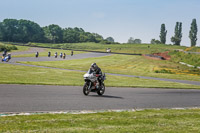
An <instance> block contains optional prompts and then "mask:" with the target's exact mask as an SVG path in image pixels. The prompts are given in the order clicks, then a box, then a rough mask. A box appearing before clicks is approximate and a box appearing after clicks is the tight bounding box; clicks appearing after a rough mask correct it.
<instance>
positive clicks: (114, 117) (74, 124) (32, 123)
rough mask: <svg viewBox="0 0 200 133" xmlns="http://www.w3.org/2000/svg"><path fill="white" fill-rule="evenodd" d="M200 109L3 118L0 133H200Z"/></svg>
mask: <svg viewBox="0 0 200 133" xmlns="http://www.w3.org/2000/svg"><path fill="white" fill-rule="evenodd" d="M199 120H200V109H186V110H170V109H161V110H153V109H149V110H142V111H136V112H127V111H125V112H118V113H117V112H104V113H94V114H54V115H53V114H41V115H30V116H7V117H0V132H38V133H46V132H50V133H55V132H59V133H69V132H71V133H72V132H73V133H74V132H76V133H97V132H101V133H129V132H130V133H133V132H135V133H144V132H145V133H146V132H149V133H155V132H170V133H174V132H176V133H188V132H191V133H198V132H200V121H199Z"/></svg>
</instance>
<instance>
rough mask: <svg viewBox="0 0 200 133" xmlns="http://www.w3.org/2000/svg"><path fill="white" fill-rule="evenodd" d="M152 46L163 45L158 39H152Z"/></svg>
mask: <svg viewBox="0 0 200 133" xmlns="http://www.w3.org/2000/svg"><path fill="white" fill-rule="evenodd" d="M151 44H161V42H160V41H159V40H156V39H151Z"/></svg>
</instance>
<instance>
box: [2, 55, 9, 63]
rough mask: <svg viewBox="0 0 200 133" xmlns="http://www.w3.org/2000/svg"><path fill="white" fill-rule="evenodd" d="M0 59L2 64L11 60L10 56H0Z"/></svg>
mask: <svg viewBox="0 0 200 133" xmlns="http://www.w3.org/2000/svg"><path fill="white" fill-rule="evenodd" d="M1 58H2V60H1V61H2V62H3V61H4V62H8V61H9V60H10V59H11V54H8V55H5V56H2V57H1Z"/></svg>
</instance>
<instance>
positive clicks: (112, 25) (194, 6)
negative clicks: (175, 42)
mask: <svg viewBox="0 0 200 133" xmlns="http://www.w3.org/2000/svg"><path fill="white" fill-rule="evenodd" d="M0 3H1V4H0V22H2V21H3V20H4V19H6V18H12V19H18V20H19V19H26V20H31V21H34V22H35V23H38V24H39V25H40V26H41V27H43V26H48V25H50V24H57V25H59V26H60V27H62V28H68V27H71V28H74V27H78V28H83V29H84V30H85V31H86V32H92V33H98V34H100V35H102V36H103V37H104V38H107V37H113V38H114V40H115V41H116V42H120V43H126V42H127V41H128V39H129V38H130V37H133V38H134V39H136V38H137V39H138V38H139V39H141V40H142V43H150V41H151V39H153V38H154V39H158V40H159V35H160V27H161V24H163V23H164V24H165V26H166V30H167V31H168V32H167V42H166V43H167V44H171V43H172V42H171V41H170V40H171V39H170V38H171V37H172V36H174V29H175V24H176V22H182V33H183V37H182V42H181V45H183V46H190V39H189V37H188V36H189V30H190V26H191V22H192V19H194V18H195V19H196V20H197V25H198V28H199V27H200V0H0ZM199 31H200V28H199ZM197 46H200V33H199V32H198V41H197Z"/></svg>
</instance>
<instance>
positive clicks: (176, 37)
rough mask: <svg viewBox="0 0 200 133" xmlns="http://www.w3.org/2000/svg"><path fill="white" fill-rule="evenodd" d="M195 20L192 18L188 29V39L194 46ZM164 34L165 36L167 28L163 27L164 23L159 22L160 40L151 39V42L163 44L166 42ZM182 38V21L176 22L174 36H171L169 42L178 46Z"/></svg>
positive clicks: (195, 38)
mask: <svg viewBox="0 0 200 133" xmlns="http://www.w3.org/2000/svg"><path fill="white" fill-rule="evenodd" d="M197 32H198V27H197V22H196V19H193V20H192V23H191V26H190V31H189V36H188V37H189V39H190V42H191V43H190V45H191V46H192V47H193V46H196V43H197ZM166 36H167V30H166V28H165V24H161V28H160V36H159V37H160V40H156V39H152V40H151V44H165V43H166ZM181 40H182V22H176V25H175V29H174V36H172V37H171V42H172V43H173V44H174V45H178V46H180V44H181Z"/></svg>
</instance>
